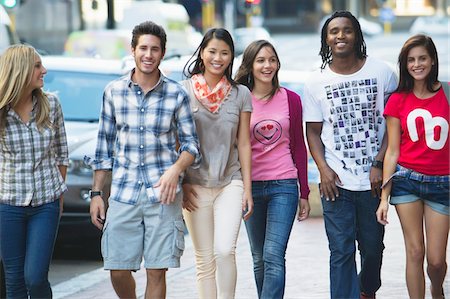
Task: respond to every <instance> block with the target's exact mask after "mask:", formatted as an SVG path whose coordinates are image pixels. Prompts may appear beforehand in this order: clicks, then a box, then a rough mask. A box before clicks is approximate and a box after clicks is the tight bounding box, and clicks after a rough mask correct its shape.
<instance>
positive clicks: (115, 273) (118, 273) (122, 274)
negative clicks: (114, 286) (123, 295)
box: [110, 270, 132, 283]
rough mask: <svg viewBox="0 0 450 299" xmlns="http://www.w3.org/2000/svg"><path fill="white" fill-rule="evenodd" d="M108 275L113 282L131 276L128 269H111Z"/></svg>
mask: <svg viewBox="0 0 450 299" xmlns="http://www.w3.org/2000/svg"><path fill="white" fill-rule="evenodd" d="M110 275H111V280H112V282H113V283H114V282H119V283H120V282H123V281H127V280H128V279H130V278H131V277H132V275H131V271H130V270H111V274H110Z"/></svg>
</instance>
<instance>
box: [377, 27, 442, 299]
mask: <svg viewBox="0 0 450 299" xmlns="http://www.w3.org/2000/svg"><path fill="white" fill-rule="evenodd" d="M398 63H399V68H400V80H399V86H398V88H397V90H396V92H395V93H393V94H392V96H391V97H390V98H389V101H388V103H387V104H386V108H385V110H384V116H385V117H386V123H387V130H388V148H387V151H386V155H385V158H384V169H383V182H384V185H383V189H382V194H381V202H380V205H379V207H378V211H377V218H378V221H379V222H380V223H381V224H387V223H388V221H387V211H388V198H389V197H390V203H391V204H392V205H395V208H396V210H397V214H398V216H399V219H400V222H401V226H402V230H403V236H404V238H405V247H406V257H407V259H406V283H407V287H408V293H409V296H410V298H424V297H425V277H424V276H425V275H424V271H423V262H424V257H425V254H426V257H427V263H428V265H427V273H428V276H429V278H430V281H431V295H432V298H444V292H443V288H442V285H443V282H444V278H445V273H446V270H447V264H446V248H447V239H448V233H449V177H450V176H449V102H448V100H447V99H446V95H445V93H444V90H443V85H442V84H448V83H447V82H445V83H441V82H439V81H438V78H437V77H438V57H437V51H436V47H435V45H434V43H433V41H432V39H431V38H430V37H428V36H425V35H415V36H412V37H411V38H409V39H408V40H407V41H406V42H405V44H404V45H403V48H402V50H401V51H400V55H399V58H398ZM424 222H425V226H424V225H423V223H424ZM424 227H425V233H424V229H423V228H424ZM424 238H426V242H425V241H424Z"/></svg>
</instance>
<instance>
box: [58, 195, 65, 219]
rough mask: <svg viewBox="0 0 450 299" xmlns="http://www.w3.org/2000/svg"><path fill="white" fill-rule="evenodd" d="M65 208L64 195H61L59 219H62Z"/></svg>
mask: <svg viewBox="0 0 450 299" xmlns="http://www.w3.org/2000/svg"><path fill="white" fill-rule="evenodd" d="M63 210H64V197H63V196H62V195H61V197H60V198H59V219H61V217H62V214H63Z"/></svg>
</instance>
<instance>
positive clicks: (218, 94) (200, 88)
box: [191, 74, 231, 113]
mask: <svg viewBox="0 0 450 299" xmlns="http://www.w3.org/2000/svg"><path fill="white" fill-rule="evenodd" d="M191 79H192V87H193V89H194V94H195V97H196V98H197V100H198V101H199V102H200V103H202V105H203V106H204V107H205V108H206V109H207V110H208V111H210V112H212V113H218V112H219V108H220V106H221V105H222V103H223V101H224V100H225V98H226V97H227V96H228V94H229V93H230V91H231V83H230V82H228V80H227V78H226V77H225V76H223V77H222V79H220V81H219V82H218V83H217V85H216V86H215V87H214V89H213V90H210V88H209V86H208V84H207V83H206V80H205V77H204V76H203V75H202V74H196V75H193V76H192V78H191Z"/></svg>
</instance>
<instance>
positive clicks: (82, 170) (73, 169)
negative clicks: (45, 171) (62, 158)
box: [67, 159, 92, 176]
mask: <svg viewBox="0 0 450 299" xmlns="http://www.w3.org/2000/svg"><path fill="white" fill-rule="evenodd" d="M67 172H68V173H72V174H78V175H86V176H91V175H92V169H91V167H90V166H89V165H86V164H85V163H84V161H83V160H76V159H69V167H67Z"/></svg>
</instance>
